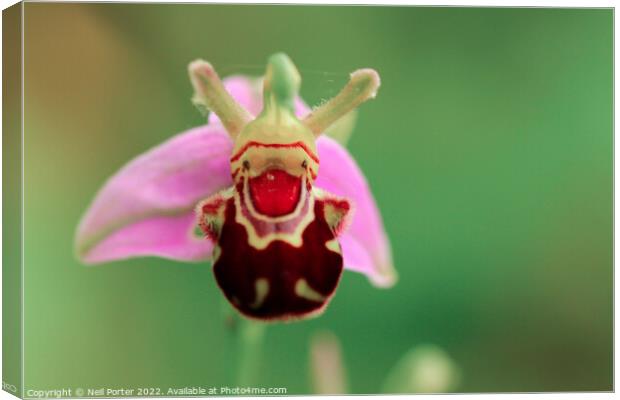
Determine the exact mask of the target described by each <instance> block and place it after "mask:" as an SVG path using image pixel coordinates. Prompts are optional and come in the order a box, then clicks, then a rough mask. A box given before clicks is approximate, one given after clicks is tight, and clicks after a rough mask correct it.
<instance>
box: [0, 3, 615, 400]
mask: <svg viewBox="0 0 620 400" xmlns="http://www.w3.org/2000/svg"><path fill="white" fill-rule="evenodd" d="M29 2H40V1H39V0H30V1H29ZM63 2H76V3H80V2H83V1H79V0H63ZM101 2H103V1H101ZM106 2H109V3H122V2H123V1H118V0H113V1H106ZM130 2H131V3H220V4H222V3H235V2H230V1H213V2H200V1H170V0H151V1H144V0H133V1H130ZM15 3H16V2H15V1H14V0H0V5H1V6H2V9H5V8H7V7H9V6H11V5H13V4H15ZM236 3H242V4H315V5H331V4H338V5H382V6H386V5H387V6H389V5H401V6H407V5H418V6H423V5H428V6H448V7H449V6H473V7H560V8H570V7H585V8H596V7H604V8H609V7H615V4H616V2H615V1H597V0H593V1H587V2H586V1H549V0H546V1H520V2H511V3H504V2H501V1H475V2H471V1H469V2H468V1H454V0H452V1H445V0H444V1H432V0H427V1H424V2H412V1H406V0H391V1H387V2H378V1H373V2H371V1H359V0H358V1H352V0H340V1H325V0H315V1H312V2H309V1H300V0H291V1H287V2H276V1H265V0H263V1H261V0H248V1H242V2H236ZM24 11H25V10H24V7H23V5H22V32H21V34H22V55H21V57H22V65H21V69H22V76H21V78H22V82H21V87H22V94H23V93H24V30H25V25H24ZM1 30H2V20H1V19H0V35H1ZM617 42H618V33H617V30H616V29H615V16H614V103H613V109H614V155H615V154H617V152H618V146H619V145H618V144H617V142H616V141H615V121H616V115H617V114H616V113H617V108H616V102H615V93H617V89H618V84H617V82H616V80H615V75H616V72H617V63H616V58H615V54H616V52H615V48H616V43H617ZM1 62H2V55H1V53H0V64H1ZM1 88H2V83H1V82H0V96H1ZM21 107H22V121H21V123H22V138H21V139H22V159H21V162H22V168H21V179H22V187H21V200H22V203H21V205H22V210H23V205H24V203H23V200H24V185H23V183H24V155H25V151H24V132H23V128H24V121H25V119H24V111H25V110H24V97H23V96H22V104H21ZM617 168H618V166H617V165H616V163H615V157H614V196H615V188H616V185H615V182H616V180H615V179H616V176H618V170H617ZM1 172H2V153H1V152H0V174H1ZM1 192H2V189H1V187H0V194H1ZM619 202H620V200H618V198H617V197H614V388H615V387H616V383H617V382H618V379H617V378H618V371H617V369H616V368H615V359H616V357H615V354H616V347H615V343H616V339H617V335H618V332H617V331H616V329H615V320H616V319H615V313H616V310H617V299H616V296H615V287H617V284H618V277H617V275H616V274H615V254H616V249H617V245H618V242H617V237H616V234H615V233H616V230H615V228H616V226H617V222H618V220H617V215H616V213H615V209H616V207H617V206H618V204H619ZM0 221H2V209H1V208H0ZM21 224H22V248H21V257H22V288H21V302H22V319H21V324H22V335H23V332H24V331H23V329H24V321H25V319H24V308H23V307H24V298H25V297H24V293H25V292H24V283H25V282H24V278H25V275H24V268H23V263H24V246H23V244H24V229H23V228H24V213H23V212H22V213H21ZM1 238H2V232H1V231H0V239H1ZM1 249H2V243H1V241H0V250H1ZM1 281H2V277H1V275H0V293H1V290H2V289H1ZM0 302H1V297H0ZM1 327H2V321H1V319H0V329H1ZM1 353H2V351H1V345H0V355H1ZM21 353H22V388H25V380H24V377H25V373H24V372H25V369H24V363H23V361H24V354H25V347H24V341H23V336H22V349H21ZM0 374H1V365H0ZM448 396H451V397H454V396H458V398H459V399H466V400H469V399H479V398H480V396H483V397H485V398H489V399H496V398H515V396H518V399H521V398H525V399H533V398H535V399H575V400H577V399H579V400H582V399H585V400H588V399H601V398H610V397H612V396H614V394H613V393H551V394H547V393H545V394H522V393H515V394H457V395H416V396H393V395H390V396H387V395H377V396H375V397H376V398H379V399H393V398H404V397H411V398H415V399H438V398H448ZM294 397H303V398H306V397H307V398H315V399H316V398H321V397H323V396H294ZM352 397H363V396H330V397H329V398H331V399H335V400H336V399H337V400H341V399H342V400H345V399H351V398H352ZM614 397H615V396H614ZM14 398H15V397H14V396H11V395H10V394H8V393H7V392H4V391H2V392H0V399H14ZM185 398H187V397H180V398H175V399H185ZM251 398H254V397H251ZM256 398H258V397H256ZM262 398H263V399H264V398H273V399H276V398H278V397H262ZM280 398H281V397H280Z"/></svg>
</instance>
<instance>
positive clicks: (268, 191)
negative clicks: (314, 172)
mask: <svg viewBox="0 0 620 400" xmlns="http://www.w3.org/2000/svg"><path fill="white" fill-rule="evenodd" d="M248 185H249V187H250V198H251V201H252V204H253V205H254V208H255V209H256V211H258V212H259V213H261V214H263V215H267V216H270V217H280V216H283V215H287V214H290V213H292V212H293V211H295V209H296V208H297V204H298V203H299V199H300V198H301V188H302V182H301V177H298V176H294V175H291V174H289V173H288V172H286V171H284V170H283V169H278V168H272V169H269V170H266V171H265V172H263V173H262V174H260V175H258V176H256V177H254V178H249V179H248Z"/></svg>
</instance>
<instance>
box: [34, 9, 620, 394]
mask: <svg viewBox="0 0 620 400" xmlns="http://www.w3.org/2000/svg"><path fill="white" fill-rule="evenodd" d="M25 21H26V22H25V96H26V97H25V154H26V155H25V179H26V187H25V213H26V214H25V252H26V253H25V263H26V270H25V329H26V333H25V361H26V367H25V372H26V378H25V384H26V389H43V388H57V387H101V386H108V387H123V386H127V387H152V386H159V387H166V386H183V385H205V386H209V385H212V386H219V385H222V384H225V383H227V382H228V379H229V378H228V377H229V371H227V368H228V367H227V366H229V365H230V364H231V359H232V356H231V355H232V354H233V353H234V349H233V348H232V347H234V342H231V340H230V336H231V333H230V332H229V330H230V328H228V327H227V325H226V324H225V323H224V319H223V317H222V313H221V307H222V306H221V298H222V295H221V294H220V292H219V290H218V289H217V286H216V285H215V282H214V279H213V277H212V274H211V271H210V267H209V265H207V264H204V265H201V264H182V263H175V262H172V261H167V260H160V259H155V258H145V259H136V260H132V261H124V262H117V263H113V264H109V265H105V266H100V267H84V266H82V265H80V264H79V263H78V262H77V261H76V260H75V259H74V257H73V253H72V246H73V244H72V241H73V235H74V231H75V227H76V225H77V223H78V220H79V218H80V216H81V214H82V213H83V212H84V211H85V208H86V207H87V205H88V204H89V202H90V200H91V199H92V197H93V196H94V194H95V192H96V191H97V189H98V188H99V187H100V186H101V185H102V183H103V182H104V180H105V179H106V178H107V177H108V176H110V175H111V174H112V173H114V172H115V171H116V170H118V168H119V167H121V166H122V165H123V164H124V163H125V162H127V161H128V160H130V159H132V158H133V157H134V156H136V155H137V154H139V153H141V152H143V151H145V150H147V149H149V148H150V147H152V146H154V145H157V144H158V143H160V142H162V141H164V140H165V139H167V138H169V137H171V136H172V135H174V134H175V133H178V132H181V131H183V130H185V129H187V128H190V127H193V126H196V125H199V124H201V123H203V122H204V119H203V117H202V116H201V115H200V113H199V112H198V111H197V110H196V109H195V108H194V107H193V106H192V104H191V103H190V97H191V95H192V90H191V86H190V84H189V82H188V79H187V72H186V66H187V64H188V62H190V61H191V60H193V59H195V58H204V59H207V60H209V61H211V62H212V63H213V64H214V66H215V67H216V68H217V69H218V71H219V72H220V74H221V75H228V74H236V73H244V74H250V75H260V74H262V72H263V69H264V63H265V61H266V58H267V57H268V55H270V54H272V53H274V52H276V51H284V52H286V53H288V54H289V55H290V56H291V58H292V59H293V60H294V61H295V63H296V64H297V66H298V67H299V69H300V71H301V74H302V76H303V85H302V95H303V97H304V98H305V100H306V101H307V102H308V103H309V104H317V103H319V102H320V101H321V100H322V99H325V98H328V97H330V96H333V95H334V94H336V93H337V91H338V90H339V88H340V87H341V86H342V85H343V84H344V83H345V82H346V80H347V77H348V74H349V72H351V71H353V70H355V69H357V68H360V67H373V68H375V69H377V70H378V71H379V72H380V74H381V77H382V83H383V85H382V88H381V90H380V92H379V96H378V97H377V99H376V100H375V101H373V102H371V103H368V104H367V105H364V106H363V107H362V108H361V110H360V113H359V119H358V124H357V127H356V130H355V132H354V134H353V136H352V138H351V140H350V142H349V149H350V151H351V153H352V154H353V155H354V156H355V158H356V159H357V161H358V162H359V164H360V165H361V167H362V169H363V170H364V171H365V173H366V176H367V178H368V180H369V182H370V184H371V187H372V189H373V191H374V194H375V196H376V199H377V202H378V204H379V206H380V209H381V211H382V213H383V217H384V220H385V225H386V229H387V231H388V233H389V235H390V238H391V240H392V244H393V253H394V259H395V265H396V268H397V269H398V271H399V274H400V280H399V282H398V284H397V285H396V286H395V287H394V288H392V289H388V290H381V289H376V288H374V287H372V286H371V285H370V284H369V282H368V281H367V279H366V278H365V277H364V276H361V275H358V274H356V273H351V272H349V273H346V274H345V275H344V279H343V280H342V283H341V285H340V288H339V290H338V293H337V296H336V297H335V298H334V301H333V302H332V303H331V305H330V307H329V308H328V310H327V312H326V313H325V314H324V315H323V316H322V317H320V318H318V319H314V320H310V321H306V322H302V323H294V324H280V325H273V326H270V327H269V328H268V329H267V332H266V335H265V338H264V340H265V343H264V349H263V357H262V359H261V363H260V371H259V378H258V380H259V384H260V385H261V386H265V387H267V386H275V387H287V388H288V390H289V394H303V393H311V392H312V387H311V384H310V381H311V380H310V377H309V361H308V355H309V343H310V339H311V338H312V336H313V335H314V334H315V333H316V332H317V331H321V330H326V329H327V330H330V331H332V332H333V333H334V334H335V335H336V336H337V337H338V338H339V339H340V342H341V345H342V351H343V356H344V361H345V362H346V364H347V366H348V368H347V369H348V370H347V375H348V378H349V388H350V390H351V392H353V393H376V392H379V391H381V390H382V388H383V387H384V386H383V385H384V381H385V379H386V375H387V374H388V372H389V370H390V368H392V366H393V365H395V364H396V363H397V362H398V361H399V360H400V359H401V357H403V355H404V354H405V353H406V352H407V351H408V350H409V349H411V348H414V347H416V346H418V345H420V344H424V343H430V344H434V345H436V346H439V348H441V349H443V351H445V353H446V354H448V355H449V357H450V358H451V360H452V361H453V363H454V365H455V366H456V368H458V370H459V371H460V377H461V379H460V381H459V383H458V385H457V386H455V387H454V390H457V391H464V392H471V391H476V392H486V391H494V392H503V391H561V390H571V391H573V390H611V389H612V340H613V339H612V296H613V292H612V289H613V286H612V285H613V284H612V268H613V266H612V211H613V210H612V195H613V193H612V156H613V153H612V140H613V136H612V135H613V133H612V96H613V93H612V78H613V70H612V61H613V59H612V21H613V11H612V10H610V9H579V10H576V9H536V8H522V9H511V8H496V9H483V8H419V7H340V6H329V7H328V6H247V5H243V6H234V5H181V4H176V5H145V4H142V5H140V4H124V5H121V4H90V5H80V4H41V3H27V4H26V6H25ZM231 343H232V345H231Z"/></svg>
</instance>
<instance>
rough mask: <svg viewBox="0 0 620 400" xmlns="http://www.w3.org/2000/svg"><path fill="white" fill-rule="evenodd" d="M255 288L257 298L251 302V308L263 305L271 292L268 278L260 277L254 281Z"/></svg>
mask: <svg viewBox="0 0 620 400" xmlns="http://www.w3.org/2000/svg"><path fill="white" fill-rule="evenodd" d="M254 288H255V291H256V299H255V300H254V303H252V304H250V307H251V308H259V307H260V306H262V305H263V302H264V301H265V299H266V298H267V294H269V281H268V280H267V279H266V278H259V279H257V280H256V282H254Z"/></svg>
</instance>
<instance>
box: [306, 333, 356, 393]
mask: <svg viewBox="0 0 620 400" xmlns="http://www.w3.org/2000/svg"><path fill="white" fill-rule="evenodd" d="M310 375H311V376H310V378H311V380H312V389H313V390H312V391H313V393H316V394H346V393H348V385H347V377H346V370H345V366H344V362H343V360H342V350H341V348H340V342H339V341H338V337H337V336H336V335H334V334H333V333H332V332H329V331H323V332H319V333H316V334H315V335H314V336H313V337H312V338H311V339H310Z"/></svg>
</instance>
